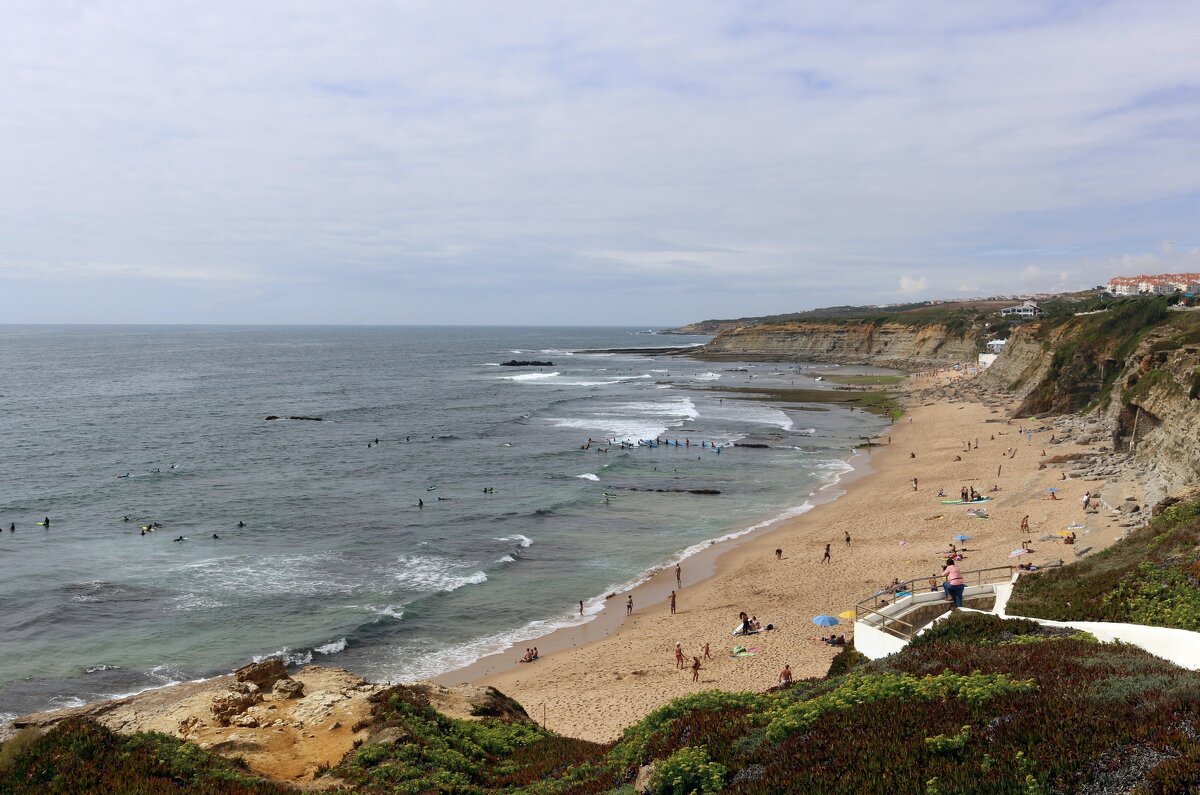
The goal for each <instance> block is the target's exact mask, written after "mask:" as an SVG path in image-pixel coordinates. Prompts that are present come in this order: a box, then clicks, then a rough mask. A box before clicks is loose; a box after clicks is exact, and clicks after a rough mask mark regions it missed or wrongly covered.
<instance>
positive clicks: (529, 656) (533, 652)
mask: <svg viewBox="0 0 1200 795" xmlns="http://www.w3.org/2000/svg"><path fill="white" fill-rule="evenodd" d="M537 658H538V650H537V646H534V647H533V648H532V649H528V648H527V649H525V655H524V656H523V657H521V662H523V663H527V662H533V661H534V660H536V659H537Z"/></svg>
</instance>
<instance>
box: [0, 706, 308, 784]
mask: <svg viewBox="0 0 1200 795" xmlns="http://www.w3.org/2000/svg"><path fill="white" fill-rule="evenodd" d="M291 791H292V790H291V788H289V787H284V786H282V785H279V784H274V783H271V782H267V781H263V780H261V779H258V778H255V777H253V776H251V775H249V774H248V773H246V772H245V769H244V768H243V767H239V766H238V765H236V764H235V763H233V762H230V761H228V760H226V759H222V758H221V757H219V756H216V755H214V754H210V753H208V752H207V751H204V750H202V749H201V748H200V747H199V746H197V745H195V744H193V743H189V742H185V741H183V740H177V739H175V738H173V737H168V736H166V735H165V734H156V733H138V734H133V735H119V734H116V733H114V732H112V731H109V730H108V729H106V728H104V727H103V726H100V725H98V724H96V723H93V722H91V721H86V720H80V719H77V718H72V719H68V720H65V721H63V722H62V723H60V724H58V725H57V726H56V727H54V729H52V730H51V731H50V732H48V733H47V734H45V735H42V736H36V735H35V734H33V733H30V732H29V731H28V730H26V732H24V733H22V734H20V735H18V736H17V737H16V738H14V739H12V740H9V741H8V742H6V743H5V744H4V746H3V748H2V749H0V792H5V793H14V795H16V794H17V793H30V795H33V794H34V793H37V794H38V795H45V794H46V793H64V795H65V794H66V793H71V795H74V794H75V793H83V792H97V793H99V792H120V793H139V795H140V794H141V793H146V794H147V795H151V794H153V793H175V792H189V793H205V794H207V793H211V794H212V795H224V794H225V793H231V795H266V794H267V793H284V792H291Z"/></svg>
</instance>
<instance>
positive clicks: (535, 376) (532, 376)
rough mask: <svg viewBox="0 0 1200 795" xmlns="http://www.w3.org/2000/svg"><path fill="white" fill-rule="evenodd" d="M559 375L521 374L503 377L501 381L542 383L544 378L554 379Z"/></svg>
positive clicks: (555, 373)
mask: <svg viewBox="0 0 1200 795" xmlns="http://www.w3.org/2000/svg"><path fill="white" fill-rule="evenodd" d="M557 375H558V373H557V372H554V373H521V374H520V375H502V376H500V380H501V381H540V380H541V379H543V378H554V377H555V376H557Z"/></svg>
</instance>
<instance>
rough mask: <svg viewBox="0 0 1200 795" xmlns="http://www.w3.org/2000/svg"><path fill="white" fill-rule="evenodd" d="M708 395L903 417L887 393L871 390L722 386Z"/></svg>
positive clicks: (892, 418)
mask: <svg viewBox="0 0 1200 795" xmlns="http://www.w3.org/2000/svg"><path fill="white" fill-rule="evenodd" d="M707 391H712V392H724V393H726V394H728V395H729V396H730V397H733V398H735V399H738V400H765V401H769V402H771V403H783V404H792V405H789V406H788V408H793V409H795V408H805V406H803V405H795V404H805V403H809V404H811V403H824V404H829V405H834V406H849V407H851V408H856V409H862V410H863V411H869V412H871V413H872V414H878V415H880V416H883V417H889V418H891V420H892V421H893V422H895V421H896V420H898V419H899V418H900V417H902V416H904V409H903V408H902V407H901V406H900V403H899V402H898V401H897V400H896V396H895V395H893V394H891V393H890V392H884V391H878V390H871V391H866V392H859V391H854V390H848V389H847V390H838V389H793V388H788V387H778V388H776V387H762V388H758V387H750V386H742V387H738V386H722V387H708V388H707Z"/></svg>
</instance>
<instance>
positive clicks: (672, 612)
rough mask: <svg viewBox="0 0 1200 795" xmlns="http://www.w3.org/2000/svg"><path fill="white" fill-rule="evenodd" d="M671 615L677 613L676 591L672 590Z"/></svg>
mask: <svg viewBox="0 0 1200 795" xmlns="http://www.w3.org/2000/svg"><path fill="white" fill-rule="evenodd" d="M670 599H671V615H675V592H674V591H671V596H670Z"/></svg>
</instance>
